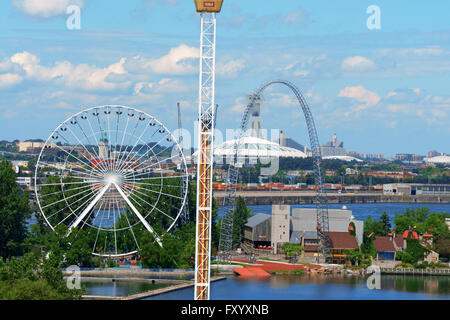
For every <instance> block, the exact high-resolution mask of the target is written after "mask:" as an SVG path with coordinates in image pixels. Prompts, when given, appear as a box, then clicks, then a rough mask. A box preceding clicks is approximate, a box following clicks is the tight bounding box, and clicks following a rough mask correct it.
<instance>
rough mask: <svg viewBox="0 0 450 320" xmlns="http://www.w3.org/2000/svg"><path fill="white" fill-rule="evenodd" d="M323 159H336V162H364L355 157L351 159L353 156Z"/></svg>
mask: <svg viewBox="0 0 450 320" xmlns="http://www.w3.org/2000/svg"><path fill="white" fill-rule="evenodd" d="M322 159H324V160H326V159H336V160H342V161H349V162H351V161H357V162H362V160H360V159H358V158H355V157H351V156H327V157H322Z"/></svg>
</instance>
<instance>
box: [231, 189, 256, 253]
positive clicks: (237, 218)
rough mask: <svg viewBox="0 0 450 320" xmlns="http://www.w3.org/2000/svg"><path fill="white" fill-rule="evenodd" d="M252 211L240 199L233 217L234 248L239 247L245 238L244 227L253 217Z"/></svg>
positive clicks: (240, 198)
mask: <svg viewBox="0 0 450 320" xmlns="http://www.w3.org/2000/svg"><path fill="white" fill-rule="evenodd" d="M251 211H252V209H250V208H247V206H246V204H245V201H244V199H242V197H239V198H238V199H237V202H236V210H235V211H234V215H233V247H236V246H239V245H240V243H241V241H242V238H243V237H244V226H245V224H246V223H247V221H248V218H250V217H251V216H252V213H251Z"/></svg>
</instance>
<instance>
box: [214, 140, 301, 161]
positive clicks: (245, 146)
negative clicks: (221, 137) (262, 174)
mask: <svg viewBox="0 0 450 320" xmlns="http://www.w3.org/2000/svg"><path fill="white" fill-rule="evenodd" d="M240 142H241V143H240V150H239V152H238V156H239V157H260V158H265V157H292V158H306V154H305V153H304V152H302V151H300V150H297V149H294V148H289V147H284V146H280V145H279V144H278V143H276V142H272V141H269V140H265V139H260V138H257V137H243V138H241V141H240ZM235 144H236V140H235V139H233V140H228V141H225V142H224V143H222V144H219V145H217V146H216V147H215V148H214V155H217V156H231V155H233V154H234V147H235Z"/></svg>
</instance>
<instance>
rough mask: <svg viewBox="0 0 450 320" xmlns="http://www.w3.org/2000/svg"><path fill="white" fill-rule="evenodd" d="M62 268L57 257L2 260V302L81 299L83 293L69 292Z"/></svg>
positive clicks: (74, 290)
mask: <svg viewBox="0 0 450 320" xmlns="http://www.w3.org/2000/svg"><path fill="white" fill-rule="evenodd" d="M60 267H61V260H59V257H58V256H56V255H53V254H49V255H48V256H47V257H45V256H43V255H42V256H36V255H34V254H32V253H27V254H25V255H24V256H23V257H22V258H20V259H18V258H11V259H7V260H6V261H3V260H2V259H0V300H68V299H70V300H73V299H81V295H82V293H83V289H81V290H77V289H73V290H71V289H68V288H67V284H66V281H64V278H63V274H62V271H61V268H60Z"/></svg>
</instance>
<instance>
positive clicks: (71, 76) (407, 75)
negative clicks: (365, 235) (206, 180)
mask: <svg viewBox="0 0 450 320" xmlns="http://www.w3.org/2000/svg"><path fill="white" fill-rule="evenodd" d="M73 4H74V5H77V6H78V7H80V8H81V29H80V30H69V29H68V28H67V27H66V20H67V18H68V17H69V15H68V14H66V8H67V7H68V6H69V5H73ZM370 5H377V6H378V7H379V8H380V13H381V15H380V17H381V29H376V30H369V29H368V28H367V24H366V21H367V19H368V18H369V16H370V14H367V13H366V9H367V8H368V7H369V6H370ZM449 10H450V3H449V2H448V1H445V0H441V1H439V0H434V1H431V2H423V1H401V0H396V1H380V0H371V1H364V0H354V1H351V0H345V1H331V0H328V1H323V0H322V1H321V0H315V1H298V0H292V1H283V2H282V3H281V4H280V2H279V1H269V0H267V1H256V0H245V1H237V0H235V1H233V0H225V1H224V6H223V11H222V12H221V13H220V15H219V16H218V19H217V20H218V25H217V54H216V63H217V78H216V102H217V103H218V104H219V105H220V107H219V118H218V120H217V126H218V128H219V129H221V130H222V131H224V132H225V129H226V128H236V127H237V126H238V124H239V122H240V118H241V112H242V110H243V106H244V105H245V95H246V94H248V93H251V92H252V91H254V90H255V89H256V88H257V87H258V86H259V85H260V84H261V83H263V82H265V81H267V80H270V79H277V78H282V79H286V80H289V81H291V82H293V83H295V84H296V85H297V86H298V87H299V88H300V90H301V91H302V92H303V94H304V96H305V97H306V99H307V101H308V103H309V105H310V108H311V110H312V113H313V116H314V118H315V122H316V127H317V130H318V134H319V140H320V142H321V143H325V142H326V141H328V140H330V139H331V136H332V134H333V133H337V135H338V139H339V140H342V141H344V146H345V147H346V148H347V150H355V151H358V152H366V153H382V154H384V155H385V156H392V155H394V154H395V153H419V154H425V153H426V152H428V151H429V150H433V149H437V150H439V151H441V152H446V153H450V139H449V137H450V128H449V125H448V124H449V117H450V92H449V84H450V22H449V20H448V12H449ZM0 29H1V33H0V43H1V46H0V139H6V140H13V139H21V140H23V139H28V138H46V137H47V136H48V135H49V134H50V132H51V131H52V130H53V129H54V128H55V127H56V126H57V125H58V124H59V123H60V122H61V121H63V120H65V119H66V118H67V117H68V116H70V115H71V114H73V113H76V112H77V111H79V110H81V109H83V108H84V107H90V106H95V105H105V104H121V105H127V106H130V107H136V108H139V109H143V110H145V111H147V112H148V113H150V114H153V115H155V116H157V117H158V118H159V119H160V120H161V121H162V122H163V123H165V124H166V125H167V126H168V127H169V128H172V129H175V128H176V126H177V121H176V102H177V101H181V102H182V110H183V111H182V112H183V127H185V128H188V129H190V130H193V122H194V120H195V119H196V116H197V93H198V89H197V86H198V59H197V56H198V49H197V48H198V45H199V17H198V15H197V14H196V13H195V11H194V5H193V1H190V0H129V1H101V0H46V1H40V0H4V1H1V2H0ZM264 99H265V102H264V105H263V117H262V121H263V126H264V127H265V128H267V129H282V130H284V131H285V132H286V134H287V136H288V137H291V138H293V139H295V140H297V141H298V142H300V143H307V144H308V142H307V131H306V126H305V123H304V119H303V116H302V114H301V113H300V112H299V108H298V106H297V104H296V103H295V101H294V97H293V95H292V93H290V92H289V91H288V90H287V89H286V88H283V87H281V86H273V87H270V88H269V89H268V90H266V91H265V92H264Z"/></svg>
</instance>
